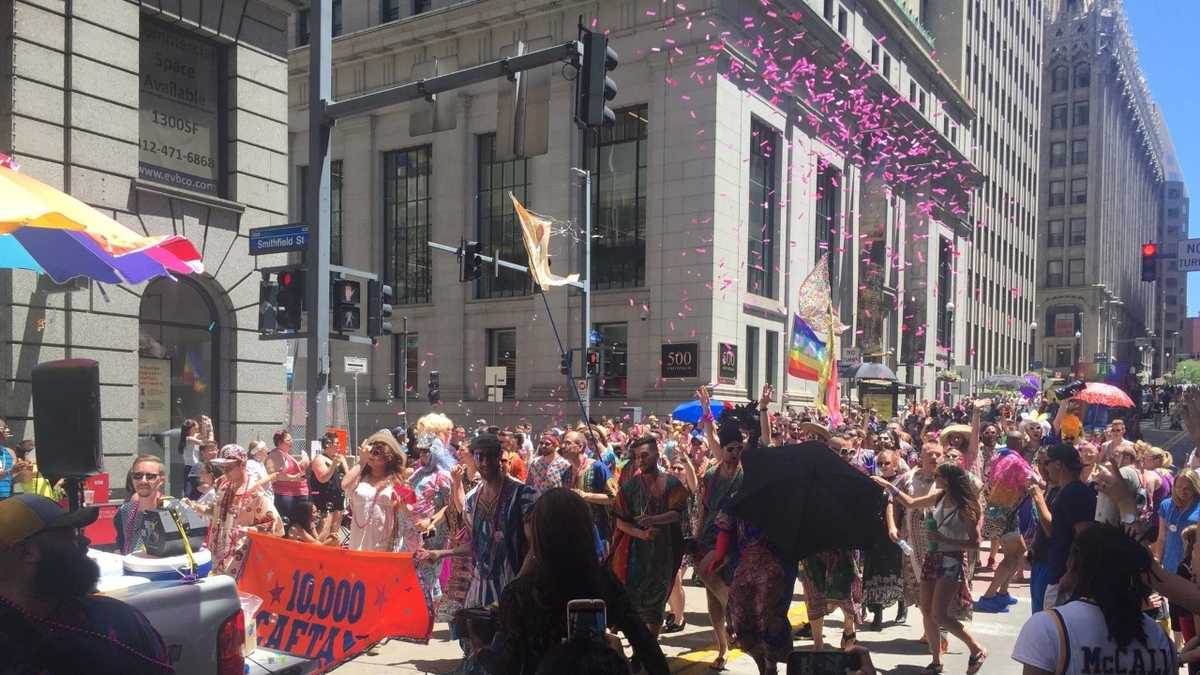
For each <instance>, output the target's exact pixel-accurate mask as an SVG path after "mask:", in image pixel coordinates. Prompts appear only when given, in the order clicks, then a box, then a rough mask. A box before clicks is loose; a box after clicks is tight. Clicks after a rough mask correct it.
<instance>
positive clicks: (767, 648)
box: [707, 498, 796, 673]
mask: <svg viewBox="0 0 1200 675" xmlns="http://www.w3.org/2000/svg"><path fill="white" fill-rule="evenodd" d="M728 505H729V499H728V498H727V499H725V500H724V501H723V502H722V504H721V508H720V510H719V511H718V513H717V515H716V517H715V519H714V522H715V524H716V527H717V530H718V535H717V541H716V544H715V548H714V550H713V552H712V553H711V554H710V556H709V557H708V558H707V560H708V561H709V562H708V568H709V570H711V573H716V572H717V568H718V567H720V565H721V563H722V562H724V561H725V560H726V559H727V558H728V557H729V553H730V552H731V551H732V552H733V558H732V564H730V565H726V566H727V567H729V568H731V569H732V577H731V581H730V584H729V600H728V606H727V614H726V615H727V616H728V618H729V619H728V624H729V628H730V632H731V633H732V637H733V640H734V642H735V643H736V644H737V645H738V646H739V647H741V648H742V650H743V651H745V652H746V653H747V654H749V655H750V656H751V657H752V658H753V659H754V663H755V664H756V665H757V666H758V671H759V672H760V673H777V672H778V666H777V664H778V663H779V662H781V661H784V662H786V661H787V659H788V655H789V654H790V653H791V652H792V624H791V622H790V621H789V620H788V609H789V608H790V607H791V604H792V589H793V588H794V587H795V585H796V561H795V560H785V559H784V558H783V557H782V556H780V554H779V553H778V552H777V551H776V550H775V547H774V546H772V545H771V544H770V542H768V541H767V539H766V537H765V536H763V534H762V532H761V531H760V530H759V529H758V528H757V527H755V526H753V525H751V524H750V523H748V522H746V521H745V520H743V519H741V518H735V517H734V516H731V515H730V514H729V512H728ZM711 573H710V574H711Z"/></svg>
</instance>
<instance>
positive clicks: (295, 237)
mask: <svg viewBox="0 0 1200 675" xmlns="http://www.w3.org/2000/svg"><path fill="white" fill-rule="evenodd" d="M307 247H308V225H305V224H304V223H288V224H287V225H272V226H271V227H256V228H254V229H252V230H250V255H266V254H268V253H287V252H288V251H303V250H304V249H305V248H307Z"/></svg>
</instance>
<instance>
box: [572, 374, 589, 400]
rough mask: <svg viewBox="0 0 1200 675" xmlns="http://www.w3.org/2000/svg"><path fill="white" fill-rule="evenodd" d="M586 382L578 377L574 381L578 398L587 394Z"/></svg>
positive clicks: (585, 379) (583, 378) (584, 378)
mask: <svg viewBox="0 0 1200 675" xmlns="http://www.w3.org/2000/svg"><path fill="white" fill-rule="evenodd" d="M587 388H588V380H587V378H586V377H580V378H577V379H576V380H575V389H576V390H577V391H578V392H579V395H580V396H583V395H585V394H587Z"/></svg>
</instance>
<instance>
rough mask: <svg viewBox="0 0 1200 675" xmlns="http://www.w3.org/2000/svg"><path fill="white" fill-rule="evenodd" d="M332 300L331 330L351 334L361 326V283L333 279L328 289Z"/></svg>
mask: <svg viewBox="0 0 1200 675" xmlns="http://www.w3.org/2000/svg"><path fill="white" fill-rule="evenodd" d="M329 297H330V298H331V299H332V300H333V303H332V304H333V329H334V330H335V331H337V332H339V333H353V332H356V331H358V329H359V328H360V327H361V326H362V307H361V306H360V305H361V303H362V283H361V282H358V281H351V280H349V279H338V278H336V277H335V278H334V280H333V283H332V284H331V286H330V289H329Z"/></svg>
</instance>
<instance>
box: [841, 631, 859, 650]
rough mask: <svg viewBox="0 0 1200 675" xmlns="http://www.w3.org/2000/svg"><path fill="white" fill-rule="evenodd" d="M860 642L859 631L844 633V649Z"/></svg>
mask: <svg viewBox="0 0 1200 675" xmlns="http://www.w3.org/2000/svg"><path fill="white" fill-rule="evenodd" d="M857 643H858V633H854V632H851V633H842V649H845V648H847V647H853V646H854V645H855V644H857Z"/></svg>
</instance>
